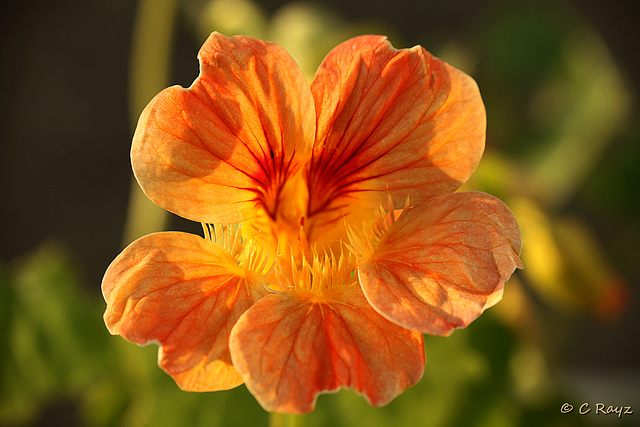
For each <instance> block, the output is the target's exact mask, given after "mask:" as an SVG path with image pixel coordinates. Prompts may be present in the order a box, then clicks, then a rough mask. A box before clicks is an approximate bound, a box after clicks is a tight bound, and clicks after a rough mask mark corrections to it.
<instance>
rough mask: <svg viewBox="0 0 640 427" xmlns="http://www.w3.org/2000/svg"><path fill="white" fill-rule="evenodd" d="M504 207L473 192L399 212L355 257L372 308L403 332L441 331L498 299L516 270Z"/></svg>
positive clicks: (514, 234) (512, 232) (515, 240)
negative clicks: (371, 246)
mask: <svg viewBox="0 0 640 427" xmlns="http://www.w3.org/2000/svg"><path fill="white" fill-rule="evenodd" d="M520 248H521V241H520V232H519V229H518V224H517V222H516V220H515V218H514V217H513V215H512V214H511V211H509V209H508V208H507V207H506V206H505V205H504V203H502V202H501V201H500V200H498V199H497V198H495V197H493V196H490V195H488V194H485V193H480V192H467V193H454V194H450V195H446V196H440V197H436V198H434V199H431V200H429V201H427V202H424V203H422V204H420V205H417V206H414V207H412V208H408V209H406V210H405V211H404V212H403V213H402V215H401V216H400V217H399V218H398V219H397V221H395V222H393V223H392V224H391V225H390V226H389V228H388V229H387V230H386V231H385V232H384V233H383V234H382V235H381V236H380V237H379V238H378V244H377V245H376V247H375V249H374V250H373V251H371V252H370V253H369V254H365V255H364V256H363V257H362V258H360V259H359V261H358V264H359V265H358V276H359V279H360V283H361V285H362V289H363V290H364V293H365V295H366V297H367V299H368V300H369V302H370V303H371V305H373V306H374V307H375V308H376V310H378V312H380V313H381V314H382V315H383V316H385V317H387V318H388V319H390V320H392V321H394V322H396V323H398V324H400V325H402V326H404V327H406V328H410V329H416V330H419V331H421V332H424V333H428V334H434V335H446V334H449V333H450V332H452V330H453V329H454V328H460V327H464V326H466V325H468V324H469V323H470V322H472V321H473V320H474V319H476V318H477V317H478V316H479V315H480V314H481V313H482V312H483V311H484V310H485V309H486V308H488V307H490V306H492V305H493V304H495V303H496V302H498V301H499V300H500V299H501V297H502V290H503V287H504V283H505V282H506V281H507V279H508V278H509V277H510V276H511V274H512V273H513V271H514V270H515V269H516V267H518V268H522V262H521V261H520V259H519V258H518V254H519V253H520Z"/></svg>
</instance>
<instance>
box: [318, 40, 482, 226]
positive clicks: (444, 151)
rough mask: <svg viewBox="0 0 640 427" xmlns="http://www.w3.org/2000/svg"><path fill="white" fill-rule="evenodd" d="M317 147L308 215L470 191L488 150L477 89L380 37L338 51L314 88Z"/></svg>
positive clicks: (421, 54)
mask: <svg viewBox="0 0 640 427" xmlns="http://www.w3.org/2000/svg"><path fill="white" fill-rule="evenodd" d="M311 91H312V93H313V96H314V100H315V105H316V112H317V128H318V130H317V140H316V145H315V146H314V150H313V156H312V161H311V164H310V166H309V169H308V175H309V187H310V189H309V192H310V195H311V197H312V199H311V201H310V203H309V206H310V209H309V214H310V215H313V214H315V213H318V212H321V211H334V210H338V211H340V212H341V214H340V215H342V214H344V213H345V212H348V211H349V209H350V206H355V205H356V204H359V205H365V206H367V207H370V208H374V207H376V206H378V204H379V203H384V202H386V199H387V197H388V194H390V195H391V197H392V199H393V201H394V204H395V206H396V208H400V207H402V206H403V204H404V202H405V200H406V199H407V197H410V200H411V202H413V203H418V202H421V201H424V200H427V199H429V198H431V197H434V196H439V195H442V194H447V193H450V192H452V191H454V190H456V189H457V188H458V187H459V186H460V185H461V184H462V183H464V182H465V181H466V180H467V179H468V178H469V176H470V175H471V173H472V172H473V170H474V169H475V167H476V165H477V164H478V161H479V160H480V157H481V155H482V152H483V150H484V140H485V128H486V116H485V110H484V106H483V103H482V100H481V98H480V93H479V91H478V88H477V85H476V83H475V82H474V81H473V79H472V78H471V77H469V76H468V75H466V74H464V73H463V72H461V71H459V70H457V69H455V68H453V67H451V66H450V65H448V64H446V63H445V62H443V61H441V60H440V59H438V58H434V57H433V56H432V55H431V54H430V53H429V52H427V51H426V50H424V49H423V48H422V47H420V46H415V47H413V48H411V49H402V50H397V49H394V48H393V46H392V45H391V44H390V43H389V42H388V41H386V40H385V38H384V37H381V36H362V37H357V38H354V39H351V40H349V41H347V42H344V43H342V44H341V45H339V46H338V47H336V48H335V49H334V50H333V51H331V52H330V53H329V55H328V56H327V57H326V58H325V60H324V62H323V63H322V65H321V66H320V68H319V70H318V73H317V74H316V77H315V80H314V81H313V83H312V85H311Z"/></svg>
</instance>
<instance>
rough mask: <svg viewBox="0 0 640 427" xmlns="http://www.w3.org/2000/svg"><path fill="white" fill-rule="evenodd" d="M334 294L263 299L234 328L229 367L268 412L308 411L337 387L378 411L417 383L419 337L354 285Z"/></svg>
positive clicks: (420, 364) (421, 350) (421, 360)
mask: <svg viewBox="0 0 640 427" xmlns="http://www.w3.org/2000/svg"><path fill="white" fill-rule="evenodd" d="M334 296H335V298H331V299H326V298H323V297H318V296H317V295H315V294H312V293H310V292H307V293H304V292H297V293H282V294H275V295H269V296H266V297H265V298H263V299H261V300H260V301H258V302H257V303H256V304H255V305H254V306H252V307H251V308H250V309H249V310H247V312H245V314H244V315H242V317H240V320H238V322H237V323H236V326H235V327H234V328H233V331H232V332H231V339H230V348H231V355H232V358H233V362H234V365H235V366H236V367H237V368H238V370H239V371H240V373H242V375H243V376H244V378H245V382H246V385H247V387H248V388H249V390H250V391H251V392H252V393H253V394H254V396H256V399H257V400H258V401H259V402H260V404H261V405H262V406H263V407H264V408H265V409H266V410H267V411H275V412H289V413H305V412H309V411H311V410H313V409H314V407H315V402H316V399H317V397H318V395H319V394H321V393H326V392H332V391H336V390H338V389H339V388H342V387H349V388H352V389H354V390H355V391H357V392H358V393H361V394H363V395H364V397H365V398H366V399H367V400H368V401H369V403H370V404H372V405H376V406H382V405H385V404H387V403H388V402H390V401H391V400H393V399H394V398H395V397H396V396H397V395H399V394H400V393H402V392H403V391H404V389H405V388H407V387H409V386H411V385H413V384H415V383H416V382H417V381H418V380H419V379H420V378H421V376H422V373H423V370H424V347H423V341H422V335H421V334H420V333H418V332H416V331H410V330H408V329H404V328H401V327H400V326H397V325H395V324H393V323H391V322H389V321H388V320H386V319H384V318H383V317H382V316H380V315H379V314H378V313H376V312H375V311H374V310H373V309H372V308H371V306H370V305H369V304H368V303H367V301H366V299H365V298H364V296H363V295H362V291H361V290H360V289H359V288H358V287H357V286H351V287H348V288H346V289H342V290H341V292H340V293H339V294H335V295H334Z"/></svg>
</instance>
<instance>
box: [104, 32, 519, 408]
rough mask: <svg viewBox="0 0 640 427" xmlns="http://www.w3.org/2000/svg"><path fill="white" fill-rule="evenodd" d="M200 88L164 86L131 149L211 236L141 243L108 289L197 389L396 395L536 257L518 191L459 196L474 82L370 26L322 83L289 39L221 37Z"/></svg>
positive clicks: (133, 336)
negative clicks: (527, 252)
mask: <svg viewBox="0 0 640 427" xmlns="http://www.w3.org/2000/svg"><path fill="white" fill-rule="evenodd" d="M199 60H200V75H199V76H198V78H197V79H196V80H195V82H194V83H193V84H192V85H191V87H189V88H188V89H185V88H182V87H177V86H176V87H170V88H168V89H165V90H164V91H162V92H161V93H160V94H158V95H157V96H156V97H155V98H154V99H153V100H152V101H151V102H150V103H149V105H148V106H147V107H146V109H145V110H144V112H143V113H142V115H141V117H140V121H139V123H138V126H137V129H136V132H135V135H134V138H133V144H132V149H131V158H132V165H133V170H134V173H135V176H136V178H137V180H138V182H139V184H140V186H141V187H142V189H143V190H144V192H145V193H146V194H147V196H148V197H149V198H150V199H151V200H152V201H153V202H155V203H156V204H158V205H159V206H161V207H163V208H165V209H167V210H169V211H171V212H173V213H175V214H177V215H180V216H182V217H184V218H187V219H190V220H193V221H197V222H200V223H202V224H203V229H204V238H203V237H200V236H197V235H194V234H188V233H181V232H160V233H155V234H151V235H148V236H145V237H142V238H140V239H138V240H137V241H135V242H133V243H132V244H131V245H130V246H128V247H127V248H126V249H125V250H124V251H123V252H122V253H121V254H120V255H119V256H118V257H117V258H116V259H115V260H114V261H113V263H112V264H111V265H110V266H109V268H108V270H107V272H106V274H105V277H104V280H103V284H102V289H103V294H104V297H105V300H106V301H107V309H106V312H105V316H104V318H105V322H106V325H107V327H108V329H109V331H110V332H111V333H113V334H120V335H122V336H123V337H124V338H126V339H127V340H129V341H132V342H135V343H137V344H140V345H142V344H147V343H157V344H158V345H159V346H160V351H159V364H160V366H161V367H162V368H163V369H164V370H165V371H166V372H167V373H168V374H169V375H171V376H172V377H173V378H174V379H175V381H176V382H177V384H178V385H179V386H180V387H181V388H182V389H184V390H188V391H215V390H224V389H229V388H232V387H236V386H238V385H240V384H242V383H244V384H246V386H247V387H248V389H249V390H250V391H251V392H252V393H253V394H254V396H255V397H256V399H257V400H258V401H259V402H260V404H261V405H262V406H263V407H264V408H265V409H266V410H268V411H276V412H292V413H303V412H308V411H311V410H313V408H314V407H315V402H316V399H317V396H318V395H319V394H320V393H326V392H332V391H336V390H338V389H340V388H343V387H348V388H351V389H353V390H355V391H356V392H358V393H360V394H362V395H363V396H364V397H365V398H366V399H367V400H368V402H369V403H371V404H372V405H377V406H381V405H385V404H386V403H388V402H390V401H391V400H392V399H394V398H395V397H396V396H397V395H399V394H400V393H402V392H403V391H404V390H405V389H406V388H407V387H409V386H411V385H413V384H415V383H416V382H417V381H418V380H419V379H420V378H421V376H422V373H423V369H424V363H425V359H424V348H423V335H422V334H423V333H427V334H436V335H448V334H450V333H451V332H452V331H453V330H454V329H456V328H462V327H465V326H466V325H468V324H469V323H470V322H472V321H473V320H474V319H476V318H477V317H478V316H479V315H480V314H481V313H482V312H483V311H484V310H485V309H486V308H488V307H490V306H492V305H493V304H495V303H496V302H497V301H498V300H499V299H500V298H501V296H502V291H503V287H504V283H505V282H506V280H507V279H508V278H509V277H510V275H511V274H512V273H513V271H514V270H515V268H517V267H521V262H520V259H519V258H518V254H519V252H520V247H521V241H520V233H519V230H518V225H517V223H516V220H515V219H514V217H513V215H512V214H511V212H510V211H509V209H508V208H507V207H506V206H505V205H504V204H503V203H502V202H501V201H499V200H498V199H496V198H494V197H492V196H490V195H488V194H485V193H480V192H455V191H456V190H457V189H458V188H459V187H460V186H461V185H462V184H463V183H464V182H465V181H466V180H467V179H468V178H469V176H470V175H471V173H472V172H473V170H474V169H475V167H476V165H477V164H478V162H479V160H480V157H481V155H482V152H483V150H484V141H485V123H486V118H485V111H484V106H483V103H482V100H481V97H480V94H479V91H478V88H477V86H476V84H475V82H474V81H473V79H472V78H470V77H469V76H468V75H466V74H464V73H463V72H461V71H459V70H457V69H455V68H454V67H452V66H450V65H448V64H446V63H445V62H443V61H441V60H440V59H437V58H435V57H433V56H432V55H431V54H430V53H428V52H427V51H426V50H424V49H423V48H422V47H420V46H416V47H413V48H411V49H400V50H398V49H395V48H394V47H393V46H392V45H391V44H390V43H389V42H388V41H387V40H386V39H385V38H384V37H381V36H361V37H356V38H353V39H351V40H348V41H346V42H344V43H342V44H341V45H339V46H337V47H336V48H335V49H333V50H332V51H331V52H330V53H329V54H328V56H327V57H326V58H325V59H324V61H323V62H322V64H321V65H320V68H319V69H318V71H317V73H316V76H315V78H314V80H313V82H312V83H311V85H309V84H308V82H307V81H306V80H305V77H304V76H303V74H302V71H301V70H300V68H299V67H298V66H297V65H296V63H295V61H294V60H293V59H292V58H291V56H289V55H288V54H287V52H286V51H285V50H284V49H283V48H281V47H280V46H278V45H277V44H274V43H270V42H265V41H261V40H258V39H254V38H250V37H242V36H236V37H229V38H227V37H224V36H222V35H221V34H218V33H213V34H212V35H211V36H210V37H209V39H208V40H207V41H206V42H205V44H204V45H203V46H202V49H201V50H200V53H199Z"/></svg>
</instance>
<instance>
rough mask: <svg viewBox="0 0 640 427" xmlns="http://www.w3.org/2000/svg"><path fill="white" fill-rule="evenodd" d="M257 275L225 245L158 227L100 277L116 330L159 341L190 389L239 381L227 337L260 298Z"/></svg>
mask: <svg viewBox="0 0 640 427" xmlns="http://www.w3.org/2000/svg"><path fill="white" fill-rule="evenodd" d="M258 282H259V277H257V276H256V275H255V274H253V273H251V272H248V271H243V269H242V268H240V267H239V266H238V265H237V263H236V261H235V259H233V257H232V256H231V255H230V254H229V253H228V252H227V251H226V250H225V249H224V248H223V247H222V246H219V245H217V244H215V243H212V242H210V241H208V240H205V239H203V238H200V237H198V236H195V235H192V234H187V233H177V232H168V233H156V234H151V235H148V236H145V237H142V238H140V239H138V240H136V241H135V242H133V243H132V244H131V245H129V246H128V247H127V248H126V249H125V250H124V251H123V252H122V253H121V254H120V255H119V256H118V257H117V258H116V259H115V260H114V261H113V263H111V265H110V266H109V268H108V269H107V272H106V273H105V276H104V279H103V282H102V292H103V294H104V298H105V300H106V301H107V310H106V311H105V314H104V319H105V323H106V325H107V328H108V329H109V331H110V332H111V333H112V334H114V335H115V334H119V335H122V336H123V337H124V338H126V339H127V340H129V341H132V342H134V343H136V344H140V345H144V344H148V343H151V342H155V343H158V344H159V345H160V346H161V349H160V354H159V364H160V366H161V367H162V368H163V369H164V370H165V371H166V372H167V373H168V374H169V375H171V376H172V377H173V379H174V380H175V381H176V382H177V383H178V385H179V386H180V387H181V388H182V389H184V390H188V391H214V390H225V389H229V388H232V387H236V386H238V385H239V384H242V377H241V376H240V375H239V374H238V372H237V371H236V369H235V368H234V367H233V365H232V363H231V358H230V355H229V347H228V339H229V338H228V337H229V332H230V331H231V328H232V327H233V325H234V324H235V322H236V320H237V319H238V317H240V315H241V314H242V313H243V312H244V311H245V310H246V309H247V308H249V307H250V306H251V305H252V304H253V303H254V302H255V301H256V300H258V299H259V298H260V297H261V292H262V291H263V289H264V288H263V287H262V285H261V284H258Z"/></svg>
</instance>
